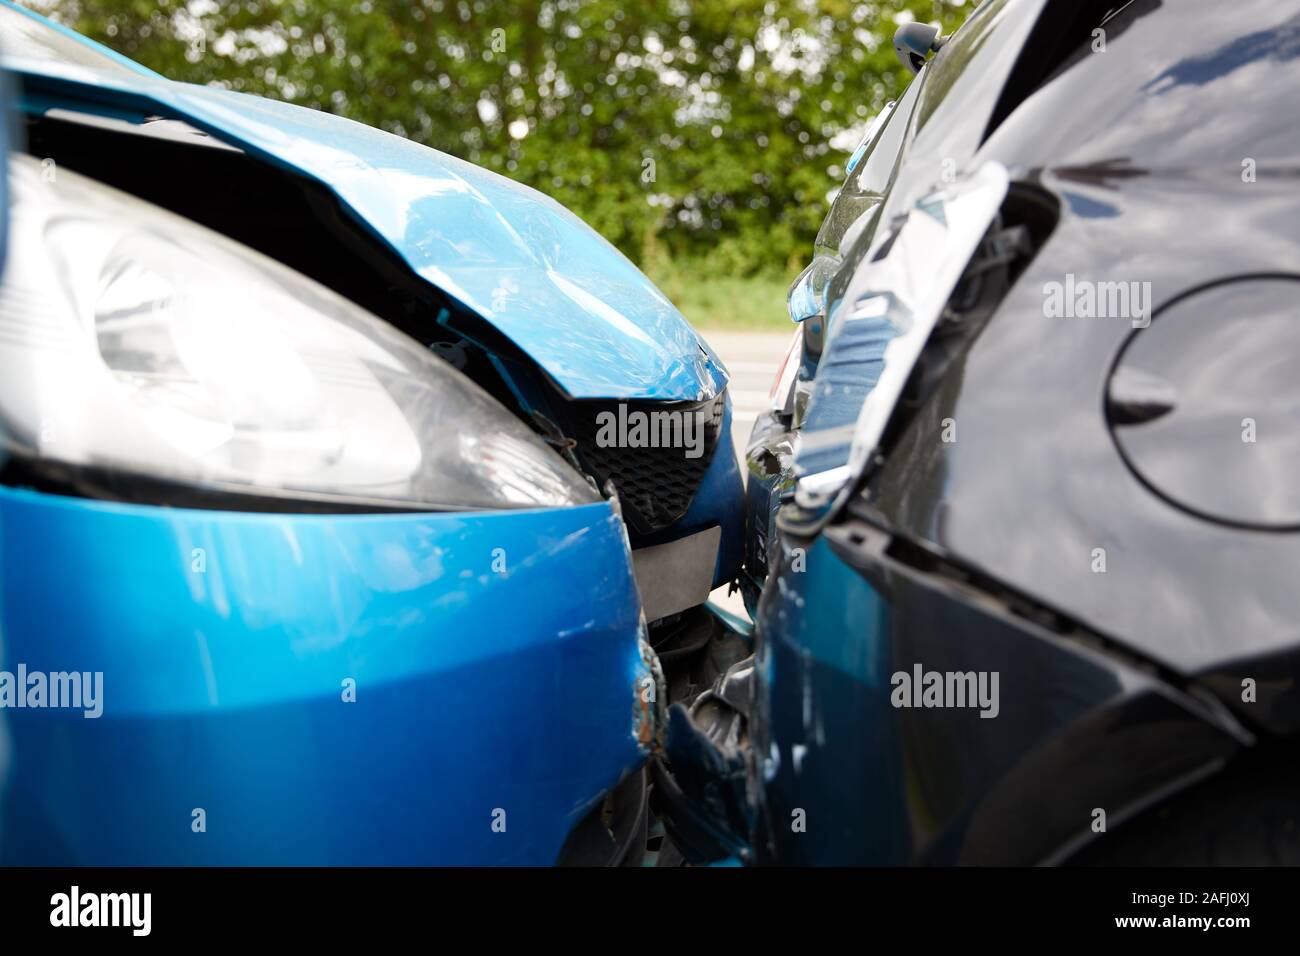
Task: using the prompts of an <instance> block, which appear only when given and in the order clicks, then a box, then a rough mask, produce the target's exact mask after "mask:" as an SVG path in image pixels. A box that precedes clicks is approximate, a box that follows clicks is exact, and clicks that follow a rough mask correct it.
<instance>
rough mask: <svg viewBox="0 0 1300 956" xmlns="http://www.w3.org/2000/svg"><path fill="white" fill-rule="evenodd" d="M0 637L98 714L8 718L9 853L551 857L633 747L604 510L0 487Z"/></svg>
mask: <svg viewBox="0 0 1300 956" xmlns="http://www.w3.org/2000/svg"><path fill="white" fill-rule="evenodd" d="M556 581H565V582H566V586H565V587H556V586H555V582H556ZM521 609H527V610H526V613H521ZM0 631H2V632H3V634H4V637H5V667H6V668H8V669H9V670H13V669H14V667H16V666H17V664H18V663H19V662H21V663H23V664H25V665H26V668H27V669H28V670H29V671H44V672H57V671H72V670H76V671H83V672H102V674H103V679H102V688H103V690H102V697H103V700H102V702H101V705H102V711H103V712H102V716H100V717H98V718H90V719H88V718H85V717H83V716H82V711H80V710H69V709H7V710H6V715H7V717H8V721H9V733H10V737H11V742H12V766H11V771H12V772H11V776H10V787H9V793H8V795H7V798H6V801H5V812H4V819H5V832H4V834H3V836H4V840H3V846H0V860H3V861H4V862H5V863H9V864H23V865H29V864H50V865H67V864H89V865H96V864H114V865H190V864H212V865H233V864H240V865H262V864H266V865H323V864H351V865H375V864H550V863H553V862H554V861H555V860H556V856H557V854H558V853H559V850H560V848H561V846H562V845H563V842H564V840H565V838H566V836H567V834H568V833H569V831H570V830H571V829H572V828H573V827H574V825H575V824H576V823H577V822H578V821H579V820H580V819H581V818H582V817H583V816H584V814H585V813H586V812H587V811H588V810H589V809H590V808H591V807H592V806H593V805H594V804H595V803H596V802H598V801H599V799H600V798H602V797H603V795H604V793H605V792H607V791H608V790H609V789H610V788H612V787H613V786H614V785H615V784H616V783H618V781H619V780H620V779H622V778H623V777H624V776H625V775H627V774H629V773H631V772H633V771H634V770H636V768H638V767H639V766H640V765H641V764H642V762H643V761H644V759H645V756H646V752H647V748H648V746H649V743H650V741H651V740H652V738H653V718H654V714H653V713H652V712H651V711H650V710H648V709H647V708H646V701H645V700H644V699H643V698H645V697H646V696H647V694H646V692H647V690H648V689H649V688H653V686H654V685H653V675H652V673H651V670H650V664H651V663H652V661H653V658H652V656H646V654H645V649H644V644H643V641H642V637H643V626H642V624H641V621H640V614H639V605H638V602H637V597H636V591H635V584H634V582H633V580H632V575H631V566H630V556H629V553H628V550H627V544H626V536H625V533H624V530H623V525H622V522H621V521H620V520H619V519H618V517H617V514H616V513H615V511H614V509H613V508H612V506H611V505H610V504H609V503H598V504H592V505H587V506H583V507H578V508H570V509H561V510H541V511H530V512H515V513H509V514H401V515H269V514H239V513H231V512H214V511H195V510H187V509H178V508H155V507H146V506H138V505H122V504H109V503H102V502H90V501H83V500H78V499H72V498H66V497H59V496H53V495H45V494H39V493H36V492H30V491H22V490H16V489H12V488H3V489H0ZM649 696H650V697H655V695H654V694H650V695H649ZM655 699H657V697H656V698H655ZM638 738H640V739H638ZM87 781H94V783H93V785H88V784H87ZM196 809H201V810H203V811H204V814H203V815H204V818H205V821H206V832H202V833H200V832H194V830H193V828H192V826H193V823H194V820H195V819H197V818H195V817H193V816H192V815H193V812H194V811H195V810H196ZM498 811H502V813H501V814H498ZM497 821H501V822H502V823H503V825H504V830H500V831H498V829H494V826H493V824H494V822H497Z"/></svg>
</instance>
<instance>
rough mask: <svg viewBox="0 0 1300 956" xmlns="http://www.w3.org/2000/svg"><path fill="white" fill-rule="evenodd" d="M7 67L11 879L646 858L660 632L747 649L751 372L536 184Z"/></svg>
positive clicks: (117, 70)
mask: <svg viewBox="0 0 1300 956" xmlns="http://www.w3.org/2000/svg"><path fill="white" fill-rule="evenodd" d="M0 58H2V62H3V66H4V68H5V70H6V72H8V73H9V74H10V79H11V80H12V85H13V90H14V98H15V100H16V107H17V109H16V112H17V114H18V118H17V122H16V124H15V128H16V129H17V131H18V133H19V134H20V136H21V139H20V141H19V144H18V145H17V146H16V147H15V151H14V152H12V153H10V154H9V156H8V165H9V187H10V188H9V195H8V215H9V230H8V243H7V253H8V254H7V258H8V262H7V267H6V271H5V273H4V275H3V281H0V649H3V659H2V660H0V717H3V718H4V721H3V724H0V726H7V732H8V737H9V742H10V746H9V753H8V762H9V774H8V782H7V787H6V788H5V793H4V799H3V806H2V809H0V862H3V863H8V864H20V865H26V864H78V865H79V864H89V865H101V864H124V865H144V864H162V865H171V864H184V865H191V864H219V865H225V864H252V865H261V864H272V865H279V864H308V865H310V864H550V863H555V862H635V861H638V860H640V859H641V855H642V853H643V851H644V847H645V845H646V837H647V833H648V832H649V830H650V829H651V823H650V822H649V821H650V818H651V814H650V812H649V811H648V809H647V803H648V800H647V791H648V789H649V788H648V784H647V782H646V781H647V776H648V775H647V773H646V771H645V769H644V768H645V764H646V760H647V757H648V755H649V754H651V753H652V752H653V751H654V750H655V749H656V747H657V746H658V743H659V740H660V738H661V734H662V718H663V713H664V711H665V708H666V705H667V702H668V697H669V695H670V694H671V693H673V686H674V684H675V685H676V686H677V687H678V688H679V689H680V688H681V687H686V688H687V689H688V690H689V688H691V687H696V686H699V685H701V684H705V683H707V682H708V681H709V680H710V679H711V677H712V672H711V671H709V670H708V667H707V666H704V665H699V666H695V665H693V666H694V670H693V671H690V672H689V673H686V672H680V673H681V674H682V675H683V676H679V677H678V678H676V679H675V680H674V679H673V678H672V677H671V675H669V677H665V670H664V668H663V667H661V666H660V660H659V658H660V655H662V656H663V658H664V662H665V664H667V663H668V662H669V661H672V662H674V666H675V667H677V668H679V669H680V667H681V664H682V662H683V661H689V660H696V663H697V665H698V655H699V654H700V653H702V652H703V651H705V650H708V651H712V650H714V649H716V648H717V647H725V648H726V649H727V653H728V654H730V655H731V656H732V657H739V656H743V654H744V653H747V651H745V650H744V648H743V646H742V643H738V641H739V639H737V638H735V637H734V636H732V635H730V634H729V632H727V633H724V630H723V629H722V626H721V623H720V621H719V617H718V615H717V614H715V612H713V611H712V610H711V609H710V608H709V607H708V606H707V605H706V601H707V596H708V594H709V592H710V591H711V590H712V589H713V588H715V587H717V586H719V585H722V584H724V583H726V582H729V581H732V580H734V579H735V578H736V576H737V574H738V570H739V562H740V551H741V541H740V536H741V525H742V514H743V501H742V493H741V484H740V475H739V470H738V467H737V462H736V455H735V451H734V449H733V447H732V445H731V442H730V437H729V436H730V434H731V425H730V417H731V411H730V404H729V400H728V398H727V394H726V386H727V373H726V370H725V369H724V368H723V366H722V364H721V362H720V361H719V360H718V357H717V356H716V355H715V354H714V352H713V351H712V350H711V349H710V348H709V347H708V345H707V344H706V343H705V342H703V341H702V340H701V339H700V338H699V337H698V336H697V335H696V334H695V333H694V332H693V330H692V329H691V328H690V326H689V325H688V324H687V322H686V321H685V320H684V319H683V317H682V316H681V315H680V314H679V313H678V312H677V310H676V309H675V308H674V307H673V306H672V304H671V303H670V302H669V301H668V300H667V299H666V298H665V297H664V296H663V294H662V293H660V292H659V291H658V290H657V289H656V288H655V287H654V286H653V285H652V284H651V283H650V282H649V281H648V280H647V279H646V278H645V277H644V276H643V275H642V274H641V273H640V272H639V271H638V270H637V269H636V268H635V267H634V266H633V265H632V264H631V263H630V262H629V261H628V260H627V259H625V258H624V257H623V256H622V255H620V254H619V253H618V252H617V251H616V250H614V249H613V247H611V246H610V245H609V244H608V243H606V242H605V241H604V240H602V239H601V238H600V237H599V236H597V235H596V233H594V232H593V231H592V230H591V229H589V228H588V227H587V226H585V225H584V224H583V223H582V222H581V221H580V220H578V219H577V218H576V217H575V216H573V215H572V214H571V213H569V212H568V211H566V210H565V209H563V208H562V207H561V206H559V205H558V204H556V203H555V202H553V201H551V200H549V199H547V198H546V197H544V196H542V195H539V194H538V193H536V192H534V191H532V190H530V189H527V188H525V187H523V186H520V185H518V184H516V183H513V182H511V181H508V180H506V179H503V178H501V177H499V176H496V175H494V174H491V173H488V172H486V171H484V170H482V169H479V168H477V167H475V166H472V165H470V164H467V163H464V162H461V161H459V160H456V159H454V158H452V157H450V156H446V155H444V154H441V153H439V152H436V151H434V150H430V149H427V148H424V147H422V146H418V145H415V144H413V143H411V142H408V141H406V140H404V139H402V138H400V137H396V136H392V135H389V134H386V133H383V132H380V131H377V130H374V129H370V128H367V127H365V126H361V125H358V124H356V123H353V122H350V121H347V120H344V119H341V118H338V117H335V116H332V115H327V114H323V113H319V112H315V111H311V110H306V109H302V108H298V107H294V106H289V105H285V104H283V103H278V102H272V101H268V100H265V99H260V98H257V97H252V96H246V95H242V94H237V93H233V92H229V91H224V90H219V89H212V88H206V87H197V86H192V85H186V84H180V83H176V82H172V81H170V80H167V79H165V78H164V77H161V76H159V75H157V74H155V73H153V72H151V71H149V70H147V69H145V68H143V67H141V66H139V65H137V64H134V63H132V62H130V61H129V60H126V59H124V58H122V57H120V56H118V55H117V54H115V53H113V52H112V51H110V50H108V49H106V48H104V47H102V46H100V45H98V44H96V43H93V42H91V41H89V40H87V39H85V38H84V37H81V36H79V35H77V34H75V33H72V32H70V31H68V30H66V29H65V28H63V27H60V26H58V25H56V24H53V23H51V22H49V21H46V20H44V19H42V18H40V17H37V16H35V15H33V14H31V13H29V12H27V11H25V10H22V9H21V8H18V7H16V6H13V5H11V4H9V3H7V2H5V3H3V4H0ZM638 423H640V424H641V425H647V427H646V428H641V429H640V431H639V432H638ZM647 431H648V432H649V433H650V434H651V435H652V436H660V437H663V438H664V440H663V441H655V440H651V439H649V438H647V437H646V433H647ZM638 434H639V435H640V437H639V438H638ZM713 657H714V658H716V657H717V654H713ZM720 661H721V662H720V663H718V664H716V665H710V666H714V669H715V670H716V669H717V667H721V666H725V665H726V663H727V660H721V659H720ZM702 668H703V669H702ZM0 779H2V778H0Z"/></svg>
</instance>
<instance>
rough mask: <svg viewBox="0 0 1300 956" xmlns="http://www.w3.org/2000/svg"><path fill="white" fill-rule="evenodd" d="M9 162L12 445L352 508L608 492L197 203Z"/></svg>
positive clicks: (515, 503) (0, 386)
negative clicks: (151, 197)
mask: <svg viewBox="0 0 1300 956" xmlns="http://www.w3.org/2000/svg"><path fill="white" fill-rule="evenodd" d="M11 159H12V164H11V167H10V180H11V187H12V193H13V207H12V213H11V217H12V218H11V226H10V228H11V232H10V253H11V259H10V262H9V264H8V268H7V270H6V275H5V278H4V282H3V284H0V442H2V443H3V444H4V445H6V446H8V448H9V450H10V451H12V452H15V453H17V454H18V455H25V456H28V457H31V458H39V459H44V460H50V461H57V462H61V463H64V464H69V465H81V466H95V467H102V468H109V469H114V470H117V471H122V472H127V473H135V474H140V475H145V476H148V477H150V478H159V479H165V480H171V481H177V482H184V483H189V484H194V485H198V486H202V487H204V488H205V489H209V490H218V491H226V492H231V493H243V494H250V495H258V496H268V495H269V496H281V497H289V498H302V499H310V500H318V501H325V502H327V503H328V502H331V501H338V502H339V503H341V504H343V503H346V504H350V505H355V504H357V503H362V504H364V503H375V504H380V505H384V504H388V505H397V506H404V507H412V506H414V507H427V508H430V509H442V508H456V509H464V508H501V507H542V506H559V505H567V504H577V503H582V502H589V501H594V500H597V496H596V494H595V493H594V492H593V490H592V489H591V487H590V486H589V485H588V484H587V483H586V481H585V480H584V479H583V478H582V476H581V475H579V474H578V473H577V472H576V471H575V470H574V469H573V468H571V467H570V466H569V465H568V464H567V463H566V462H565V461H564V460H563V459H562V458H560V456H559V455H557V454H556V453H555V452H554V451H553V450H551V449H550V448H549V447H547V446H546V444H545V443H544V442H542V441H541V440H540V439H539V438H537V436H536V435H534V434H533V432H532V431H530V430H529V429H528V428H527V426H525V425H524V424H523V423H522V422H520V421H519V420H518V419H516V418H515V417H514V416H512V415H511V414H510V413H509V412H508V411H507V410H506V409H505V408H503V407H502V406H501V405H500V404H499V403H498V402H496V401H495V400H494V399H493V398H492V397H491V396H490V395H488V394H487V393H486V392H484V391H483V390H482V389H481V388H479V387H478V386H477V385H475V384H474V383H473V382H471V381H470V380H469V379H468V378H466V377H465V376H464V375H463V374H461V373H460V372H458V371H457V370H456V369H454V368H452V367H451V366H450V365H448V364H447V363H445V362H443V361H441V360H440V359H437V358H436V357H434V356H433V355H431V354H430V353H429V352H428V350H426V349H424V348H422V347H421V346H420V345H419V344H418V343H417V342H415V341H413V340H411V339H410V338H408V337H407V336H405V335H403V334H402V333H400V332H398V331H397V330H395V329H393V328H392V327H391V326H389V325H387V324H386V323H384V322H382V321H381V320H379V319H377V318H375V317H374V316H372V315H370V314H369V313H367V312H366V311H364V310H363V309H361V308H359V307H357V306H356V305H354V304H352V303H351V302H349V301H347V300H346V299H343V298H341V297H340V296H338V295H335V294H334V293H333V292H331V291H330V290H328V289H326V288H324V287H323V286H321V285H319V284H317V283H316V282H314V281H312V280H310V279H307V278H305V277H304V276H302V275H299V274H298V273H296V272H293V271H292V270H290V269H287V268H285V267H284V266H282V265H280V264H279V263H277V262H275V261H273V260H271V259H269V258H267V257H266V256H263V255H261V254H259V253H257V252H254V251H253V250H251V249H248V248H246V247H244V246H241V245H239V244H238V243H235V242H233V241H231V240H229V239H227V238H225V237H224V236H221V235H219V234H217V233H214V232H211V231H210V230H207V229H204V228H202V227H200V226H198V225H196V224H194V223H193V222H190V221H189V220H186V219H182V218H180V217H178V216H175V215H172V214H171V213H168V212H166V211H164V210H162V209H159V208H157V207H155V206H152V205H149V204H148V203H145V202H143V201H141V200H138V199H135V198H133V197H131V196H128V195H126V194H123V193H120V192H117V191H116V190H112V189H109V188H108V187H106V186H103V185H102V184H99V183H96V182H94V181H93V180H89V179H86V178H85V177H82V176H78V175H76V174H75V173H70V172H67V171H65V170H63V169H59V170H58V171H57V173H56V174H55V175H54V176H53V177H52V178H51V177H49V176H48V175H43V173H45V172H46V171H45V170H43V169H42V167H41V166H40V165H39V163H38V162H37V161H36V160H34V159H33V158H32V157H30V156H21V155H17V156H12V157H11ZM196 188H202V187H201V186H197V187H196Z"/></svg>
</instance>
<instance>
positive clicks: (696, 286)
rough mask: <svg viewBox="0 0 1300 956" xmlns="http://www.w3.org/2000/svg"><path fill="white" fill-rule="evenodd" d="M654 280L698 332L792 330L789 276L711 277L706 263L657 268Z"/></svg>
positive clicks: (652, 274) (652, 276) (653, 274)
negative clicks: (787, 303)
mask: <svg viewBox="0 0 1300 956" xmlns="http://www.w3.org/2000/svg"><path fill="white" fill-rule="evenodd" d="M650 278H651V279H653V280H654V283H655V285H657V286H659V288H660V289H662V290H663V292H664V294H665V295H666V296H668V298H670V299H672V300H673V304H674V305H676V306H677V308H679V309H681V311H682V314H683V315H685V316H686V318H687V319H688V320H689V321H690V323H691V324H692V325H693V326H695V327H696V328H697V329H732V330H746V331H754V332H784V331H786V330H788V329H789V328H790V327H791V326H790V316H789V315H788V314H787V313H786V310H785V293H786V289H787V287H788V286H789V284H790V280H789V279H788V278H786V277H785V276H780V275H756V276H746V277H743V278H742V277H736V276H711V275H709V274H708V272H707V264H704V265H703V266H697V267H696V268H694V269H690V270H688V269H685V268H681V267H677V268H673V267H666V268H661V269H656V270H654V271H652V272H651V274H650Z"/></svg>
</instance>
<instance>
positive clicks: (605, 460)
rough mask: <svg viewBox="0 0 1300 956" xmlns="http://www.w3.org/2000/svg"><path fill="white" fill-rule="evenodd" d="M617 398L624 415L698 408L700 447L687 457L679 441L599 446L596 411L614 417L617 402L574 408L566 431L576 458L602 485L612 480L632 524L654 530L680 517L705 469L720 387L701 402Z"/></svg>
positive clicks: (715, 433) (721, 404) (717, 420)
mask: <svg viewBox="0 0 1300 956" xmlns="http://www.w3.org/2000/svg"><path fill="white" fill-rule="evenodd" d="M622 404H623V405H624V406H625V407H626V409H627V413H628V414H629V415H631V413H633V412H644V413H647V414H648V415H649V414H653V413H655V412H676V413H684V414H696V413H699V414H702V424H703V433H704V434H703V452H702V454H700V456H699V457H698V458H689V457H687V450H686V449H685V448H683V447H669V448H663V447H660V448H629V447H622V446H609V447H601V444H600V443H599V442H598V441H597V438H598V436H599V434H600V430H601V429H600V424H599V423H600V422H601V421H602V418H601V413H602V412H612V413H613V414H614V415H615V416H616V417H617V416H618V415H619V406H620V403H617V402H599V403H597V402H583V403H581V408H580V409H576V410H575V414H574V417H573V421H572V424H571V431H570V434H572V435H573V437H574V439H575V441H576V442H577V448H576V449H575V450H576V452H577V455H578V459H579V461H581V462H582V464H583V466H584V467H585V468H586V469H587V470H588V471H589V472H590V473H591V475H592V476H593V477H594V478H595V479H596V481H597V483H598V484H599V485H600V486H601V487H604V486H605V483H606V482H607V481H612V482H613V483H614V487H615V488H616V489H617V490H618V496H619V500H620V501H621V503H622V507H623V516H624V517H625V518H626V519H627V522H628V524H630V525H631V526H632V528H633V530H635V531H638V532H640V533H642V534H653V533H654V532H656V531H661V530H663V529H664V528H668V527H670V526H672V525H673V524H675V523H677V522H678V521H679V520H681V518H682V516H683V515H685V514H686V511H687V509H688V508H690V506H691V502H692V501H693V500H694V499H695V492H696V491H697V490H699V487H700V482H701V481H703V480H704V475H705V472H707V471H708V470H709V464H710V463H711V462H712V460H713V452H714V450H715V449H716V448H717V446H718V439H719V437H720V436H721V434H722V422H723V417H724V414H725V411H726V398H725V393H723V394H720V395H718V396H717V397H716V398H712V399H709V400H707V401H704V402H694V403H690V402H671V403H669V402H626V403H622ZM651 420H652V421H653V420H654V419H651Z"/></svg>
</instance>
